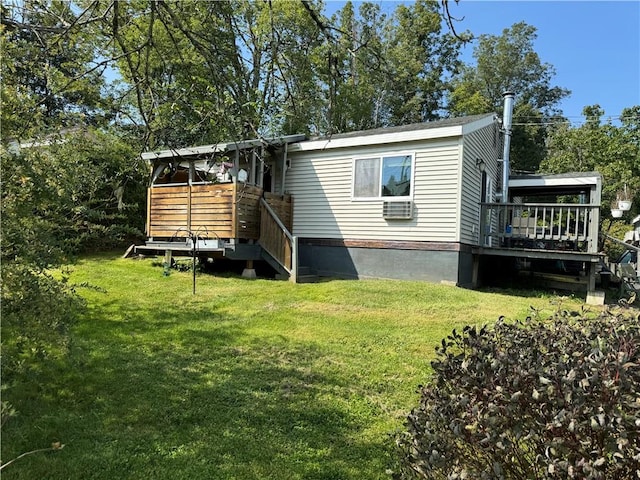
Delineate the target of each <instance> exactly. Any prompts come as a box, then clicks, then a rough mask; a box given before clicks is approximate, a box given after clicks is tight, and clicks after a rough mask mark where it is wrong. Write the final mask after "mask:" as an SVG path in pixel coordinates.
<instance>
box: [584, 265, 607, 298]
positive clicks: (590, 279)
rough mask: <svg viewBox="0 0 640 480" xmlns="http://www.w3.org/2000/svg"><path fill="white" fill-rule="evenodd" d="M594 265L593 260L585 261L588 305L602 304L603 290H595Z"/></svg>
mask: <svg viewBox="0 0 640 480" xmlns="http://www.w3.org/2000/svg"><path fill="white" fill-rule="evenodd" d="M596 266H597V264H596V263H594V262H588V263H587V299H586V303H587V304H588V305H604V292H603V291H600V290H596Z"/></svg>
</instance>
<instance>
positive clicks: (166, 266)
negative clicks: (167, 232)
mask: <svg viewBox="0 0 640 480" xmlns="http://www.w3.org/2000/svg"><path fill="white" fill-rule="evenodd" d="M162 267H163V269H162V275H164V276H165V277H168V276H169V273H170V272H171V250H165V251H164V262H162Z"/></svg>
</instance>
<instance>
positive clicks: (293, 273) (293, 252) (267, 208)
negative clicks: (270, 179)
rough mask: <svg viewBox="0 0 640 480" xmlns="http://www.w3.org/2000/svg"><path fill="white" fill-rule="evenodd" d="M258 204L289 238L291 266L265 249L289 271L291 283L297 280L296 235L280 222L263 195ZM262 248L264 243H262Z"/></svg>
mask: <svg viewBox="0 0 640 480" xmlns="http://www.w3.org/2000/svg"><path fill="white" fill-rule="evenodd" d="M260 205H261V206H263V207H264V209H265V211H266V212H267V213H268V214H269V216H270V217H271V219H272V220H273V221H275V222H276V225H277V226H278V228H279V229H280V230H281V231H282V233H284V235H285V237H287V240H289V242H290V244H291V268H289V267H287V266H286V265H284V264H283V263H282V261H280V260H279V259H278V258H276V257H275V256H274V255H273V254H272V253H271V252H269V251H268V250H267V249H266V248H265V251H267V253H269V254H270V255H271V256H272V257H273V258H274V259H275V260H276V261H277V262H278V263H279V264H280V265H282V267H283V268H284V269H285V270H286V271H287V272H288V273H289V280H290V281H292V282H293V283H296V282H297V281H298V237H294V236H293V235H292V234H291V232H290V231H289V229H288V228H287V227H286V226H285V225H284V223H282V221H281V220H280V218H279V217H278V214H277V213H276V212H275V211H274V210H273V209H272V208H271V205H269V203H268V202H267V201H266V200H265V199H264V197H262V198H260ZM263 248H264V245H263Z"/></svg>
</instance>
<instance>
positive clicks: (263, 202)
mask: <svg viewBox="0 0 640 480" xmlns="http://www.w3.org/2000/svg"><path fill="white" fill-rule="evenodd" d="M260 205H262V206H264V207H265V208H266V210H267V212H269V215H270V216H271V218H273V219H274V220H275V222H276V224H277V225H278V227H280V230H282V232H283V233H284V234H285V235H286V236H287V238H288V239H289V240H290V241H291V242H292V243H293V235H291V232H290V231H289V230H288V229H287V227H285V225H284V223H282V221H281V220H280V218H279V217H278V214H277V213H276V212H274V211H273V208H271V205H269V204H268V203H267V201H266V200H265V199H264V198H262V197H261V198H260Z"/></svg>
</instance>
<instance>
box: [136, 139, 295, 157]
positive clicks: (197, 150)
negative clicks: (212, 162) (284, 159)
mask: <svg viewBox="0 0 640 480" xmlns="http://www.w3.org/2000/svg"><path fill="white" fill-rule="evenodd" d="M305 138H306V137H305V136H304V135H283V136H281V137H273V138H257V139H252V140H241V141H239V142H225V143H216V144H213V145H200V146H197V147H185V148H171V149H167V150H156V151H152V152H144V153H142V155H140V156H141V157H142V159H143V160H148V161H151V160H158V159H163V158H184V157H198V156H200V155H207V154H211V153H221V152H232V151H235V150H244V149H247V148H253V147H259V146H261V145H264V146H267V145H275V146H281V145H284V144H285V143H292V142H299V141H300V140H304V139H305Z"/></svg>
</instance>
